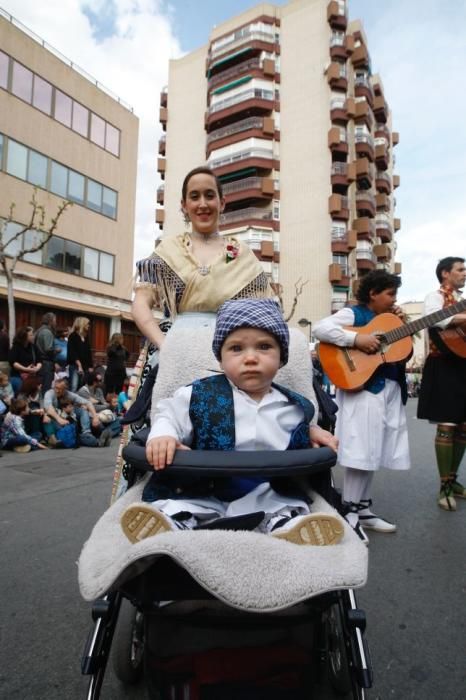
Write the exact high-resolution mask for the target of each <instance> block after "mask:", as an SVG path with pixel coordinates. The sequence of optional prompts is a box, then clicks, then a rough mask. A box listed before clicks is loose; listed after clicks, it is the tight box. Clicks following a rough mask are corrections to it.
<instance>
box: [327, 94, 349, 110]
mask: <svg viewBox="0 0 466 700" xmlns="http://www.w3.org/2000/svg"><path fill="white" fill-rule="evenodd" d="M345 102H346V98H345V97H334V98H333V100H330V109H345Z"/></svg>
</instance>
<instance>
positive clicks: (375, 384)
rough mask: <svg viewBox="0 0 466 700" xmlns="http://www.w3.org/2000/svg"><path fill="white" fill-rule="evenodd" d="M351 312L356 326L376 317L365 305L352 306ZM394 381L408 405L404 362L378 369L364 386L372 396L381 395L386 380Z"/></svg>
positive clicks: (384, 365)
mask: <svg viewBox="0 0 466 700" xmlns="http://www.w3.org/2000/svg"><path fill="white" fill-rule="evenodd" d="M351 311H352V312H353V313H354V326H356V327H357V326H365V325H367V324H368V323H369V322H370V321H372V319H373V318H374V317H375V316H376V314H375V313H374V312H373V311H372V310H371V309H369V308H368V307H367V306H366V305H365V304H358V305H357V306H352V307H351ZM386 379H392V380H393V381H395V382H398V384H399V385H400V389H401V399H402V401H403V403H404V404H405V403H406V400H407V398H408V389H407V385H406V374H405V366H404V363H402V362H389V363H385V364H383V365H380V367H378V368H377V370H376V371H375V372H374V374H373V375H372V377H371V378H370V379H369V381H368V382H366V383H365V384H364V389H365V390H366V391H370V392H371V393H372V394H379V393H380V392H381V391H382V390H383V388H384V386H385V380H386Z"/></svg>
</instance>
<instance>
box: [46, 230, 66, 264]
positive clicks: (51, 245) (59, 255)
mask: <svg viewBox="0 0 466 700" xmlns="http://www.w3.org/2000/svg"><path fill="white" fill-rule="evenodd" d="M64 258H65V241H64V239H63V238H58V236H52V238H51V239H50V240H49V242H48V243H47V253H46V256H45V262H44V265H46V266H47V267H53V268H54V269H55V270H63V261H64Z"/></svg>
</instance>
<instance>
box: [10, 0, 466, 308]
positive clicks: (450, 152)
mask: <svg viewBox="0 0 466 700" xmlns="http://www.w3.org/2000/svg"><path fill="white" fill-rule="evenodd" d="M255 4H257V3H255V2H253V1H251V0H171V1H170V2H165V1H163V0H92V2H91V1H88V2H84V1H81V0H47V2H41V3H38V2H37V0H0V5H1V6H2V7H3V9H4V10H6V11H7V12H9V13H11V14H12V15H13V16H14V17H15V18H16V19H18V20H20V21H21V22H23V23H24V24H25V25H26V26H27V27H28V28H30V29H31V30H33V31H35V32H36V33H37V34H39V35H40V37H41V38H43V39H45V40H46V41H47V42H49V43H50V44H52V45H53V46H54V47H56V48H57V49H58V50H59V51H61V52H62V53H64V54H65V55H66V56H67V57H68V58H70V59H71V60H72V61H73V62H75V63H77V64H78V65H80V66H81V67H82V68H84V69H85V70H86V71H88V72H89V73H91V74H92V75H93V76H94V77H95V78H96V79H97V80H98V81H99V82H101V83H103V84H104V85H106V86H107V87H108V88H110V89H111V90H112V91H113V92H115V93H116V94H117V95H119V96H120V97H121V98H122V99H123V100H124V101H125V102H128V103H129V104H131V105H132V106H133V107H134V111H135V113H136V115H137V116H138V117H139V119H140V142H139V169H138V190H137V213H136V250H135V255H136V258H139V257H145V256H146V255H147V254H149V252H150V251H151V249H152V245H153V241H154V238H155V236H156V233H157V231H158V227H157V229H156V227H155V224H154V223H153V222H154V208H155V191H156V188H157V185H158V184H159V181H158V176H157V172H156V159H157V142H158V139H159V136H160V133H161V130H160V125H159V124H158V107H159V93H160V90H161V88H162V87H163V85H165V84H166V82H167V73H168V59H169V58H176V57H179V56H181V55H183V53H186V52H188V51H191V50H193V49H195V48H198V47H199V46H202V45H204V44H205V43H207V41H208V36H209V32H210V30H211V28H212V27H213V26H214V25H215V24H219V23H220V22H222V21H224V20H225V19H227V18H229V17H231V16H234V15H235V14H238V13H239V12H241V11H242V10H244V9H247V8H249V7H253V6H254V5H255ZM276 4H278V5H283V4H286V3H285V2H280V1H279V2H276ZM349 13H350V19H361V20H362V21H363V23H364V28H365V32H366V35H367V39H368V47H369V51H370V54H371V59H372V69H373V72H378V73H380V76H381V78H382V81H383V84H384V88H385V97H386V99H387V101H388V103H389V105H390V107H391V109H392V112H393V128H394V130H395V131H399V133H400V143H399V145H398V146H397V147H396V149H395V154H396V167H395V172H396V173H397V174H399V175H400V178H401V186H400V187H399V188H398V189H397V190H396V191H395V194H396V199H397V209H396V212H397V216H398V217H399V218H401V224H402V228H401V230H400V231H399V232H398V234H397V241H398V250H397V256H396V257H397V260H400V261H401V262H402V264H403V275H402V277H403V286H402V289H401V291H400V295H399V300H401V301H407V300H415V299H422V298H423V297H424V296H425V294H426V293H427V292H428V291H429V290H430V289H431V288H433V287H435V286H436V280H435V275H434V268H435V265H436V262H437V261H438V259H439V258H441V257H444V256H445V255H461V256H463V257H464V256H465V254H466V235H465V231H466V194H465V183H466V172H465V171H466V139H465V137H464V133H463V129H462V122H463V120H464V116H465V114H466V93H465V90H464V70H465V66H466V41H465V38H464V37H465V30H464V28H465V26H466V3H465V2H464V0H448V3H446V2H442V0H409V1H408V0H384V2H383V3H382V2H378V1H375V0H349Z"/></svg>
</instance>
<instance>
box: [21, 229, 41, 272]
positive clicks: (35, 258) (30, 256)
mask: <svg viewBox="0 0 466 700" xmlns="http://www.w3.org/2000/svg"><path fill="white" fill-rule="evenodd" d="M41 240H42V236H41V235H40V233H39V232H38V231H31V230H29V231H26V233H25V234H24V247H25V248H34V247H35V246H36V245H39V243H40V242H41ZM23 260H25V262H30V263H36V264H37V265H40V264H41V263H42V249H40V250H36V251H35V252H34V253H26V255H25V256H24V258H23Z"/></svg>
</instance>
